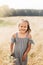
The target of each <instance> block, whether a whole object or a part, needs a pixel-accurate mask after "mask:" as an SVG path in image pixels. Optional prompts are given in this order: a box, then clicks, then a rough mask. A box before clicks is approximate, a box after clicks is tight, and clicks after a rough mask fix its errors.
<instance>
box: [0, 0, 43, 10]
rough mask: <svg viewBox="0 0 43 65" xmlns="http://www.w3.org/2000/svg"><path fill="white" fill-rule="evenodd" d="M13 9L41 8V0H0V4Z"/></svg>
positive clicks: (42, 4) (42, 6)
mask: <svg viewBox="0 0 43 65" xmlns="http://www.w3.org/2000/svg"><path fill="white" fill-rule="evenodd" d="M3 5H8V6H9V8H14V9H43V0H0V6H3Z"/></svg>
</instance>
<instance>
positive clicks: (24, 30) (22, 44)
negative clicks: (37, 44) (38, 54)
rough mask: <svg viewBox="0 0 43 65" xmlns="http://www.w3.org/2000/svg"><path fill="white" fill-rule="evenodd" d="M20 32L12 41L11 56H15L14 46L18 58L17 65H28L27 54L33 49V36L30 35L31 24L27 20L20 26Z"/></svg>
mask: <svg viewBox="0 0 43 65" xmlns="http://www.w3.org/2000/svg"><path fill="white" fill-rule="evenodd" d="M18 28H19V32H17V33H15V34H14V35H13V36H12V39H11V45H10V50H11V56H12V55H13V52H12V51H13V46H14V43H15V48H14V57H15V58H16V61H15V65H27V54H28V52H29V51H30V49H31V43H33V41H32V39H31V38H32V36H31V34H30V32H31V29H30V26H29V22H28V21H27V20H22V22H21V23H20V24H19V25H18Z"/></svg>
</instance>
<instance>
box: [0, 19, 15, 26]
mask: <svg viewBox="0 0 43 65" xmlns="http://www.w3.org/2000/svg"><path fill="white" fill-rule="evenodd" d="M12 25H16V22H10V21H4V20H0V26H12Z"/></svg>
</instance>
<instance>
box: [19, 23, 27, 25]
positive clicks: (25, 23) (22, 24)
mask: <svg viewBox="0 0 43 65" xmlns="http://www.w3.org/2000/svg"><path fill="white" fill-rule="evenodd" d="M27 24H28V23H27V22H21V23H20V25H27Z"/></svg>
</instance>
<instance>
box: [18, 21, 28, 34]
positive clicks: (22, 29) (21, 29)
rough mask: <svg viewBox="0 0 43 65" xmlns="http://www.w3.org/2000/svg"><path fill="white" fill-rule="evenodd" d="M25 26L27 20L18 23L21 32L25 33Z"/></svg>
mask: <svg viewBox="0 0 43 65" xmlns="http://www.w3.org/2000/svg"><path fill="white" fill-rule="evenodd" d="M27 26H28V24H27V22H22V23H20V24H19V31H20V32H21V33H25V32H26V31H27Z"/></svg>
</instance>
